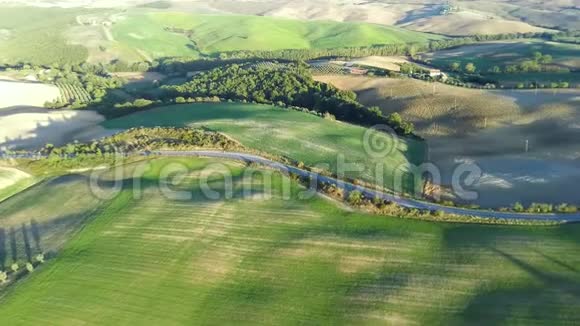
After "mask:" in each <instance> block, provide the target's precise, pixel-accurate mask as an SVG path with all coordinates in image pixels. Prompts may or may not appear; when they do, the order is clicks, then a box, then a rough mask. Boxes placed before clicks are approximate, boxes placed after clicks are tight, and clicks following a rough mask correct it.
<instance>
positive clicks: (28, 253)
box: [21, 223, 32, 261]
mask: <svg viewBox="0 0 580 326" xmlns="http://www.w3.org/2000/svg"><path fill="white" fill-rule="evenodd" d="M21 230H22V241H23V244H24V253H25V254H26V258H28V261H32V247H31V246H30V238H28V229H27V228H26V224H25V223H22V229H21Z"/></svg>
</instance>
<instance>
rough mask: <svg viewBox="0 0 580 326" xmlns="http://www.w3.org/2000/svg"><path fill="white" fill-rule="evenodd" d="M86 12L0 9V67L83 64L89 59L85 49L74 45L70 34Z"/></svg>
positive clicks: (74, 10)
mask: <svg viewBox="0 0 580 326" xmlns="http://www.w3.org/2000/svg"><path fill="white" fill-rule="evenodd" d="M86 12H88V10H83V9H50V8H29V7H16V8H11V7H0V64H1V63H18V62H26V63H35V64H48V65H50V64H53V63H58V64H63V63H79V62H83V61H85V60H86V59H87V57H88V50H87V49H86V48H85V47H83V46H82V45H78V44H77V45H75V44H71V43H70V42H69V40H68V39H67V35H66V32H67V30H68V29H69V28H70V27H72V26H73V25H74V24H75V17H76V16H77V15H80V14H83V13H86Z"/></svg>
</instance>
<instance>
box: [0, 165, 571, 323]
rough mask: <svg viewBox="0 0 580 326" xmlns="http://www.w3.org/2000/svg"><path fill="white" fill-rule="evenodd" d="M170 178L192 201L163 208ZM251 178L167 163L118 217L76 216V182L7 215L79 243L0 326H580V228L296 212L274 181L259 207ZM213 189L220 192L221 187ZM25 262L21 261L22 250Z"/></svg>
mask: <svg viewBox="0 0 580 326" xmlns="http://www.w3.org/2000/svg"><path fill="white" fill-rule="evenodd" d="M169 163H172V164H176V163H180V164H182V165H187V166H188V167H189V171H188V172H185V173H184V174H182V175H184V176H185V178H184V179H182V180H181V182H179V183H176V184H175V185H174V186H173V189H174V190H186V191H187V192H188V193H190V194H191V198H187V199H183V200H175V199H174V200H171V199H167V198H166V197H164V196H163V195H162V194H161V192H160V191H159V190H158V188H157V187H156V186H157V185H158V181H157V180H158V176H159V173H160V172H159V171H160V170H161V169H162V167H164V166H166V165H167V164H169ZM215 164H226V165H227V166H229V168H230V170H231V171H232V175H233V180H234V188H233V189H234V191H233V193H234V196H233V198H231V199H228V200H223V199H221V200H220V199H215V200H209V199H206V197H205V196H203V195H202V192H201V190H200V187H199V181H198V178H199V177H200V176H201V175H204V172H201V171H202V169H204V170H205V169H209V171H216V167H215ZM205 171H206V172H205V174H206V175H207V173H208V172H207V171H208V170H205ZM247 171H250V170H248V169H246V168H244V167H243V166H241V165H240V164H238V163H233V162H232V163H228V162H227V161H223V160H221V161H214V160H207V159H195V160H194V159H162V160H155V161H153V164H152V166H151V167H150V169H149V172H147V173H146V174H145V175H144V177H143V178H142V188H139V189H142V191H139V192H138V193H140V195H138V196H136V197H135V195H136V194H137V192H136V191H133V190H131V189H132V188H131V189H130V188H125V189H124V190H122V192H121V193H120V194H119V196H117V197H116V198H114V199H112V200H111V201H108V202H102V203H95V202H91V201H89V202H86V200H85V201H84V202H83V201H82V200H81V201H79V199H82V198H83V197H84V196H85V194H86V193H87V189H86V187H87V183H86V182H83V180H82V177H80V176H76V177H64V178H61V179H57V180H54V181H53V182H51V183H45V184H43V185H41V186H39V187H38V189H35V190H34V191H29V192H26V193H23V194H22V195H19V196H16V197H14V198H12V199H10V200H9V202H5V203H3V204H0V211H1V212H2V214H1V215H0V222H2V224H3V226H4V227H6V225H8V226H10V225H15V226H16V227H18V228H21V227H23V225H24V226H25V227H28V226H29V225H30V226H32V223H29V222H30V219H31V217H32V216H35V217H37V221H36V222H35V223H36V224H35V225H36V226H35V228H36V229H38V230H40V231H39V237H38V238H39V239H40V242H41V247H42V249H43V248H44V247H45V245H44V242H45V240H44V239H45V235H47V234H48V235H50V234H62V232H64V231H66V230H68V231H69V232H70V233H68V235H69V236H70V235H71V234H73V236H72V239H71V240H70V241H69V242H68V243H67V244H66V245H65V246H64V248H63V249H61V250H60V251H59V252H58V254H57V256H56V257H55V258H52V259H49V261H48V262H47V263H46V264H45V265H44V266H41V267H40V268H38V269H37V270H36V271H35V272H34V273H33V274H32V275H28V276H25V277H24V278H23V279H22V280H21V281H20V282H18V284H16V285H12V286H10V287H9V288H8V289H7V290H2V291H3V292H0V324H2V325H11V324H37V323H45V322H46V321H50V323H51V324H56V325H70V324H88V325H94V324H101V325H103V324H163V325H183V324H224V323H225V324H227V323H231V322H232V321H237V322H238V323H243V324H250V323H251V324H254V325H255V324H346V323H348V324H352V323H357V324H406V323H409V324H414V323H417V324H465V323H471V324H480V323H481V322H482V321H485V323H490V324H505V323H509V324H529V323H530V321H533V322H534V323H539V324H550V325H557V324H577V323H579V322H580V311H578V309H577V308H578V306H579V305H580V273H579V270H580V257H579V256H578V255H577V253H578V250H580V242H579V241H578V239H579V236H580V226H578V225H566V226H561V227H552V228H524V227H522V228H519V227H518V228H514V227H487V226H476V225H471V226H464V225H457V224H455V225H453V224H436V223H428V222H418V221H408V220H399V219H394V218H388V217H377V216H369V215H365V214H362V213H357V212H349V211H346V210H343V209H341V208H339V207H338V206H337V205H336V204H335V203H333V202H331V201H329V200H327V199H323V198H320V197H314V198H311V199H300V198H301V197H300V196H299V192H300V191H301V188H299V187H297V186H296V185H292V186H291V188H290V189H292V195H291V197H290V200H282V198H281V194H282V184H284V183H285V182H283V180H285V179H283V178H282V177H280V176H279V175H278V174H274V177H273V182H272V184H273V192H272V194H271V196H269V197H262V198H261V197H260V194H262V193H263V191H264V183H262V177H261V176H260V175H259V173H258V174H254V175H253V176H252V177H247V178H245V177H243V175H244V172H247ZM127 172H129V173H132V172H131V169H130V168H127ZM254 172H256V171H254ZM107 178H108V177H107V176H104V177H103V179H105V180H106V179H107ZM211 180H212V181H211V182H210V185H211V188H212V189H214V190H217V191H218V192H220V193H223V192H224V189H223V179H221V178H220V177H219V176H217V175H215V176H214V177H212V178H211ZM127 181H128V182H127V183H126V184H127V185H130V184H132V182H131V180H130V179H128V180H127ZM55 187H56V188H55ZM243 187H250V188H251V189H253V192H252V193H244V192H243V191H241V189H242V188H243ZM246 189H247V188H246ZM57 190H58V191H57ZM60 191H63V194H62V195H59V192H60ZM43 194H44V195H43ZM54 195H57V196H58V198H55V199H57V201H53V200H51V196H54ZM67 195H68V196H73V198H71V199H67V198H66V197H67ZM36 196H38V200H37V201H36V202H35V205H34V207H31V205H30V200H31V198H33V197H36ZM62 196H64V197H65V198H61V197H62ZM71 200H72V203H76V204H75V205H74V206H73V208H72V211H62V210H63V208H66V206H64V205H60V207H59V209H58V210H55V211H54V212H55V213H54V215H51V217H50V218H45V217H44V215H47V216H48V215H50V212H52V211H53V209H54V206H56V205H57V204H56V203H71ZM95 204H96V205H95ZM95 207H98V209H96V210H95ZM44 210H46V212H44ZM39 213H40V214H39ZM7 221H8V222H7ZM55 221H69V224H67V225H63V224H58V223H56V222H55ZM72 221H83V223H81V224H82V225H84V227H83V228H82V229H81V230H80V231H71V230H78V229H79V223H73V222H72ZM54 225H60V226H61V227H60V228H57V229H55V228H50V226H54ZM30 229H33V228H32V227H31V228H30ZM50 230H60V231H58V232H53V231H50ZM8 234H10V232H8ZM31 239H32V237H31ZM19 243H20V242H19ZM8 247H10V244H9V245H8ZM33 248H34V246H33ZM7 250H8V251H9V252H10V251H11V250H10V249H9V248H8V249H7ZM33 250H35V249H33ZM17 255H18V256H19V257H21V256H24V255H25V254H24V252H23V250H22V248H21V247H19V250H18V251H17Z"/></svg>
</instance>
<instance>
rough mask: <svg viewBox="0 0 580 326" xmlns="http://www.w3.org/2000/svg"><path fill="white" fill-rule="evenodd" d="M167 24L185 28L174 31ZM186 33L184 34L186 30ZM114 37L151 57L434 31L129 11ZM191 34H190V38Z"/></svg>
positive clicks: (403, 39) (397, 38)
mask: <svg viewBox="0 0 580 326" xmlns="http://www.w3.org/2000/svg"><path fill="white" fill-rule="evenodd" d="M165 28H174V29H175V28H176V29H180V30H185V31H187V32H186V33H174V32H171V31H168V30H165ZM186 34H187V35H186ZM113 35H114V38H115V40H117V41H119V42H122V43H125V44H130V45H132V46H134V47H136V48H138V49H140V50H141V51H144V52H146V53H148V54H149V55H150V56H152V57H162V56H178V55H192V54H193V55H194V54H196V53H197V52H198V51H199V52H202V53H206V54H210V53H215V52H224V51H234V50H279V49H308V48H336V47H356V46H369V45H374V44H394V43H415V42H416V43H421V42H427V41H428V40H431V39H440V38H441V37H439V36H436V35H430V34H424V33H418V32H412V31H408V30H403V29H400V28H395V27H386V26H380V25H373V24H365V23H336V22H327V21H316V22H304V21H299V20H289V19H280V18H271V17H254V16H230V15H228V16H219V15H192V14H187V13H148V14H133V15H129V16H128V17H127V18H126V19H124V20H122V21H120V22H118V23H116V24H115V25H114V26H113ZM188 36H189V38H188Z"/></svg>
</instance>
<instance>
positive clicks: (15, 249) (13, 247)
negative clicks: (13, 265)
mask: <svg viewBox="0 0 580 326" xmlns="http://www.w3.org/2000/svg"><path fill="white" fill-rule="evenodd" d="M10 254H11V256H12V261H13V262H14V261H17V260H18V242H17V241H16V230H15V229H14V228H13V227H11V228H10Z"/></svg>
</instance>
